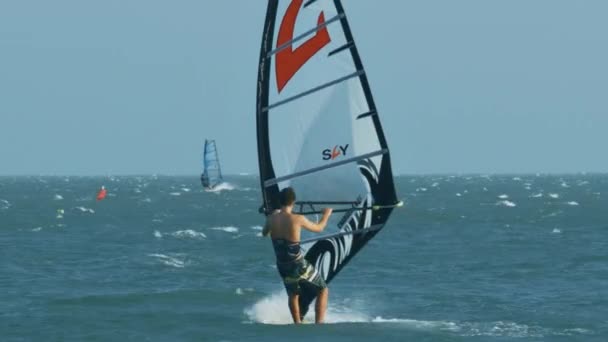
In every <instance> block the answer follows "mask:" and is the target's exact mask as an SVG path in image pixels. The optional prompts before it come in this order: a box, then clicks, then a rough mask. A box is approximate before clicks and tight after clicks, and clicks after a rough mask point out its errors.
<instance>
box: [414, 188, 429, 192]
mask: <svg viewBox="0 0 608 342" xmlns="http://www.w3.org/2000/svg"><path fill="white" fill-rule="evenodd" d="M426 190H427V189H426V188H417V189H416V192H420V191H422V192H424V191H426Z"/></svg>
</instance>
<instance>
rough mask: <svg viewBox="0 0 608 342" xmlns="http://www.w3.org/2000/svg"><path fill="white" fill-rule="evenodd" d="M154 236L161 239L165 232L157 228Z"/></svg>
mask: <svg viewBox="0 0 608 342" xmlns="http://www.w3.org/2000/svg"><path fill="white" fill-rule="evenodd" d="M154 237H155V238H157V239H161V238H162V237H163V234H162V233H161V232H159V231H158V230H155V231H154Z"/></svg>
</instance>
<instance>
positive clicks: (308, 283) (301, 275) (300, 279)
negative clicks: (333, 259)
mask: <svg viewBox="0 0 608 342" xmlns="http://www.w3.org/2000/svg"><path fill="white" fill-rule="evenodd" d="M277 269H278V270H279V274H280V275H281V277H282V278H283V284H284V285H285V290H287V294H288V295H299V294H300V293H301V292H302V289H304V290H308V289H310V290H312V291H314V292H319V291H321V290H322V289H324V288H326V287H327V284H325V280H324V279H323V276H321V274H320V273H319V272H317V270H316V269H315V268H314V267H313V266H312V265H311V264H310V263H309V262H308V261H306V259H304V258H301V259H299V260H296V261H294V262H289V263H277Z"/></svg>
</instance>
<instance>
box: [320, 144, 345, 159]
mask: <svg viewBox="0 0 608 342" xmlns="http://www.w3.org/2000/svg"><path fill="white" fill-rule="evenodd" d="M347 149H348V144H346V145H344V146H342V145H336V146H334V148H333V149H331V150H330V149H329V148H326V149H324V150H323V153H322V154H323V160H330V159H331V160H334V159H336V158H338V157H339V156H345V155H346V150H347Z"/></svg>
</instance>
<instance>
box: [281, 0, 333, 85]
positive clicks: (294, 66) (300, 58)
mask: <svg viewBox="0 0 608 342" xmlns="http://www.w3.org/2000/svg"><path fill="white" fill-rule="evenodd" d="M303 2H304V0H292V1H291V3H290V4H289V7H287V11H286V12H285V16H284V17H283V20H282V21H281V27H280V28H279V35H278V37H277V48H281V47H283V46H284V45H286V44H289V45H288V46H286V47H283V48H281V50H279V51H278V52H277V56H276V63H275V66H276V76H277V88H278V91H279V93H280V92H281V90H283V87H285V85H286V84H287V82H289V80H290V79H291V78H292V77H293V75H295V74H296V72H298V70H300V68H301V67H302V66H303V65H304V64H306V62H307V61H308V60H309V59H310V58H312V56H314V55H315V54H316V53H317V52H319V50H321V49H322V48H323V47H325V45H327V44H329V42H330V41H331V39H330V38H329V31H327V27H326V26H323V25H324V24H325V15H324V14H323V11H321V13H320V14H319V16H318V18H317V27H320V29H318V30H317V32H316V33H315V35H314V36H312V38H309V39H308V40H307V41H305V42H304V43H303V44H302V45H300V46H299V47H298V48H296V49H295V50H294V49H293V46H292V45H291V43H290V42H291V41H293V39H294V38H293V33H294V28H295V25H296V18H297V17H298V13H299V12H300V8H301V7H302V3H303Z"/></svg>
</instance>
